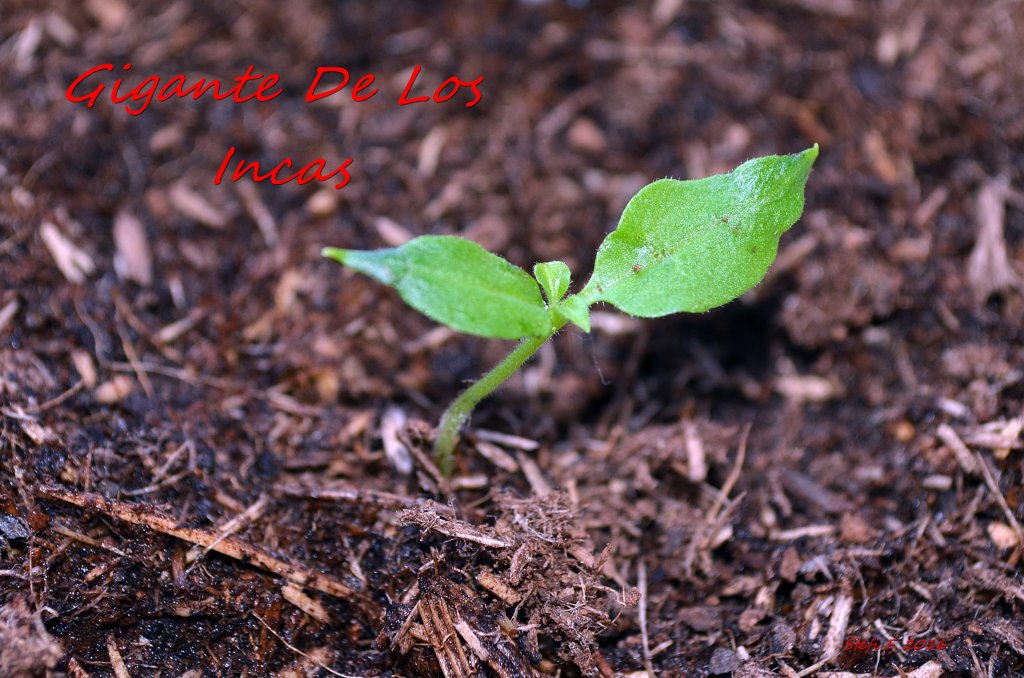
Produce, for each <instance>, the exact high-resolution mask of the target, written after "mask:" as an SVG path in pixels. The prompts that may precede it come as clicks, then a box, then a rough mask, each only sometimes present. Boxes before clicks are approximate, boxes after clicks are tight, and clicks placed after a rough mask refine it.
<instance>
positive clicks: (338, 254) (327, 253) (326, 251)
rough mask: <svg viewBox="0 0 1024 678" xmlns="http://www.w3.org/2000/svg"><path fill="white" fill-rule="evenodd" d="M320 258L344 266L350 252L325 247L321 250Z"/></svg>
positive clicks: (338, 248)
mask: <svg viewBox="0 0 1024 678" xmlns="http://www.w3.org/2000/svg"><path fill="white" fill-rule="evenodd" d="M320 256H322V257H326V258H328V259H334V260H335V261H337V262H338V263H341V264H344V263H345V259H346V258H347V256H348V250H343V249H341V248H340V247H325V248H323V249H322V250H320Z"/></svg>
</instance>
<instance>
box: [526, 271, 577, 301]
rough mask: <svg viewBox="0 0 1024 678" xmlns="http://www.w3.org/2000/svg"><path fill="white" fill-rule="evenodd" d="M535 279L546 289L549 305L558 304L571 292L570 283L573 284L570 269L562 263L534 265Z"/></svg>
mask: <svg viewBox="0 0 1024 678" xmlns="http://www.w3.org/2000/svg"><path fill="white" fill-rule="evenodd" d="M533 277H534V278H536V279H537V282H539V283H540V286H541V287H542V288H543V289H544V294H545V295H546V296H547V298H548V303H549V304H557V303H558V302H559V301H560V300H561V299H562V297H564V296H565V293H566V292H568V291H569V283H570V282H572V273H571V272H570V271H569V267H568V266H566V265H565V263H564V262H561V261H546V262H544V263H542V264H534V266H533Z"/></svg>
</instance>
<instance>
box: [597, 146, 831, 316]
mask: <svg viewBox="0 0 1024 678" xmlns="http://www.w3.org/2000/svg"><path fill="white" fill-rule="evenodd" d="M817 157H818V145H817V144H815V145H814V146H813V147H812V148H809V149H808V150H806V151H804V152H802V153H795V154H793V155H784V156H778V155H774V156H767V157H763V158H755V159H754V160H750V161H748V162H745V163H744V164H742V165H740V166H739V167H737V168H736V169H735V170H734V171H732V172H730V173H728V174H719V175H716V176H712V177H707V178H706V179H697V180H689V181H678V180H675V179H662V180H660V181H655V182H654V183H652V184H650V185H648V186H646V187H644V188H643V189H641V190H640V192H639V193H637V194H636V195H635V196H633V199H632V200H630V201H629V204H628V205H626V209H625V211H623V213H622V218H621V219H620V220H619V225H618V227H617V228H616V229H615V230H614V231H613V232H612V233H610V234H609V235H608V237H607V238H605V241H604V242H603V243H602V244H601V247H600V249H598V251H597V260H596V262H595V264H594V273H593V276H592V277H591V278H590V280H589V281H588V282H587V284H586V286H585V287H584V288H583V290H582V291H581V292H580V294H579V296H580V297H581V298H582V299H583V300H584V301H586V302H587V303H588V304H592V303H595V302H598V301H604V302H607V303H609V304H612V305H613V306H615V307H617V308H618V309H620V310H622V311H624V312H626V313H629V314H632V315H636V316H642V317H647V318H653V317H657V316H663V315H668V314H670V313H679V312H681V311H688V312H692V313H697V312H701V311H706V310H708V309H711V308H714V307H716V306H721V305H722V304H725V303H726V302H729V301H732V300H733V299H735V298H736V297H738V296H740V295H741V294H743V293H744V292H746V291H747V290H749V289H750V288H752V287H753V286H754V285H756V284H757V283H758V282H760V281H761V279H762V278H763V277H764V274H765V273H766V272H767V271H768V267H769V266H771V264H772V262H773V261H774V260H775V253H776V250H777V249H778V244H779V237H780V236H781V235H782V234H783V232H785V231H786V230H787V229H788V228H789V227H791V226H792V225H793V224H794V223H795V222H796V220H797V219H799V218H800V214H801V213H802V212H803V209H804V186H805V184H806V182H807V176H808V174H809V173H810V170H811V166H812V165H813V164H814V160H815V158H817Z"/></svg>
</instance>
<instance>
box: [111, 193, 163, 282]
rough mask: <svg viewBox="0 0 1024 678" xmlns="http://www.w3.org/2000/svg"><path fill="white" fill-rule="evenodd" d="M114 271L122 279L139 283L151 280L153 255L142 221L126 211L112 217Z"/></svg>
mask: <svg viewBox="0 0 1024 678" xmlns="http://www.w3.org/2000/svg"><path fill="white" fill-rule="evenodd" d="M114 247H115V248H116V252H115V253H114V271H115V272H116V273H117V275H118V277H120V278H121V279H122V280H134V281H135V282H137V283H139V284H140V285H148V284H150V283H151V282H153V257H152V255H151V254H150V252H149V239H148V238H147V237H146V229H145V228H144V227H143V225H142V222H141V221H139V220H138V219H137V218H136V217H135V216H134V215H133V214H131V213H130V212H128V211H125V210H121V211H120V212H118V213H117V216H116V217H114Z"/></svg>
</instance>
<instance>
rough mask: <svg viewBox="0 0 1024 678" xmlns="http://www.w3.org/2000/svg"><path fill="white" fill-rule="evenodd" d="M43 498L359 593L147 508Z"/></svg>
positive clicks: (75, 495) (310, 583)
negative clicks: (103, 514) (179, 523)
mask: <svg viewBox="0 0 1024 678" xmlns="http://www.w3.org/2000/svg"><path fill="white" fill-rule="evenodd" d="M39 494H40V495H41V496H43V497H46V498H47V499H53V500H56V501H62V502H65V503H68V504H71V505H73V506H78V507H80V508H84V509H90V510H93V511H99V512H101V513H105V514H107V515H109V516H111V517H113V518H116V519H118V520H121V521H124V522H126V523H129V524H132V525H143V526H145V527H148V528H150V529H151V530H154V531H156V532H160V533H162V534H167V535H170V536H172V537H176V538H178V539H181V540H183V541H187V542H189V543H192V544H198V545H200V546H207V547H209V548H210V550H213V551H216V552H217V553H220V554H222V555H225V556H227V557H229V558H234V559H235V560H240V561H242V562H245V563H250V564H252V565H255V566H257V567H261V568H263V569H264V570H267V571H269V572H272V573H273V574H276V575H278V576H279V577H284V578H285V579H288V580H289V581H292V582H295V583H296V584H299V585H300V586H305V587H307V588H311V589H313V590H315V591H320V592H321V593H327V594H330V595H332V596H335V597H338V598H350V597H353V596H356V595H357V594H358V592H357V591H356V590H354V589H352V588H351V587H349V586H346V585H345V584H343V583H341V582H340V581H338V580H337V579H334V578H332V577H328V576H327V575H325V574H321V573H319V572H314V571H312V570H310V569H307V568H303V567H299V566H297V565H292V564H291V563H288V562H285V561H284V560H281V559H280V558H276V557H274V556H272V555H270V554H269V553H267V552H266V551H264V550H263V549H261V548H259V547H258V546H254V545H252V544H249V543H248V542H245V541H242V540H241V539H238V538H237V537H228V538H225V539H221V536H220V535H218V534H215V533H213V532H211V531H208V530H200V529H196V528H191V527H179V526H178V523H177V521H176V520H174V519H173V518H169V517H167V516H164V515H161V514H159V513H156V512H154V511H153V510H152V509H148V508H146V507H144V506H139V505H135V504H128V503H125V502H120V501H115V500H113V499H107V498H106V497H104V496H102V495H99V494H94V493H90V492H74V491H72V490H67V489H65V488H63V487H59V486H56V485H44V486H43V487H41V488H40V489H39Z"/></svg>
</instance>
